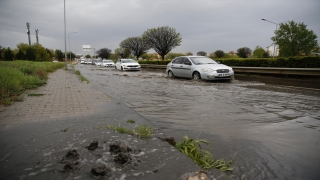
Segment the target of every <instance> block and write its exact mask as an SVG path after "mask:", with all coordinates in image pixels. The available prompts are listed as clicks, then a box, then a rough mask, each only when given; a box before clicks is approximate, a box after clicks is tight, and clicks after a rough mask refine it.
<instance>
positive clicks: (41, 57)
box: [31, 43, 51, 62]
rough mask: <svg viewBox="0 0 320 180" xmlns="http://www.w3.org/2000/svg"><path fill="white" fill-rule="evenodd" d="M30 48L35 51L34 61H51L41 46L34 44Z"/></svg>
mask: <svg viewBox="0 0 320 180" xmlns="http://www.w3.org/2000/svg"><path fill="white" fill-rule="evenodd" d="M31 47H33V48H34V49H35V53H36V59H35V61H38V62H42V61H51V57H50V55H49V54H48V52H47V50H46V48H44V47H43V46H42V45H41V44H38V43H34V44H33V45H32V46H31Z"/></svg>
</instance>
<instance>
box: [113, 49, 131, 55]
mask: <svg viewBox="0 0 320 180" xmlns="http://www.w3.org/2000/svg"><path fill="white" fill-rule="evenodd" d="M114 53H115V54H116V55H118V56H120V57H121V58H128V57H129V56H130V54H131V52H130V50H129V49H127V48H122V47H120V48H117V49H115V50H114Z"/></svg>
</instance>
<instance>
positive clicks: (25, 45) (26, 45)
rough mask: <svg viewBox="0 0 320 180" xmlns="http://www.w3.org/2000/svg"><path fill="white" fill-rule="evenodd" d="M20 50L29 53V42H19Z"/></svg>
mask: <svg viewBox="0 0 320 180" xmlns="http://www.w3.org/2000/svg"><path fill="white" fill-rule="evenodd" d="M17 48H18V51H21V52H22V53H23V54H26V53H27V50H28V49H29V44H26V43H19V44H17Z"/></svg>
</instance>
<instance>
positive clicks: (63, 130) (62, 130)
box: [60, 128, 68, 132]
mask: <svg viewBox="0 0 320 180" xmlns="http://www.w3.org/2000/svg"><path fill="white" fill-rule="evenodd" d="M60 131H61V132H67V131H68V128H65V129H60Z"/></svg>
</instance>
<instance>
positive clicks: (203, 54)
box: [197, 51, 207, 56]
mask: <svg viewBox="0 0 320 180" xmlns="http://www.w3.org/2000/svg"><path fill="white" fill-rule="evenodd" d="M206 55H207V53H206V52H204V51H199V52H197V56H206Z"/></svg>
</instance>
